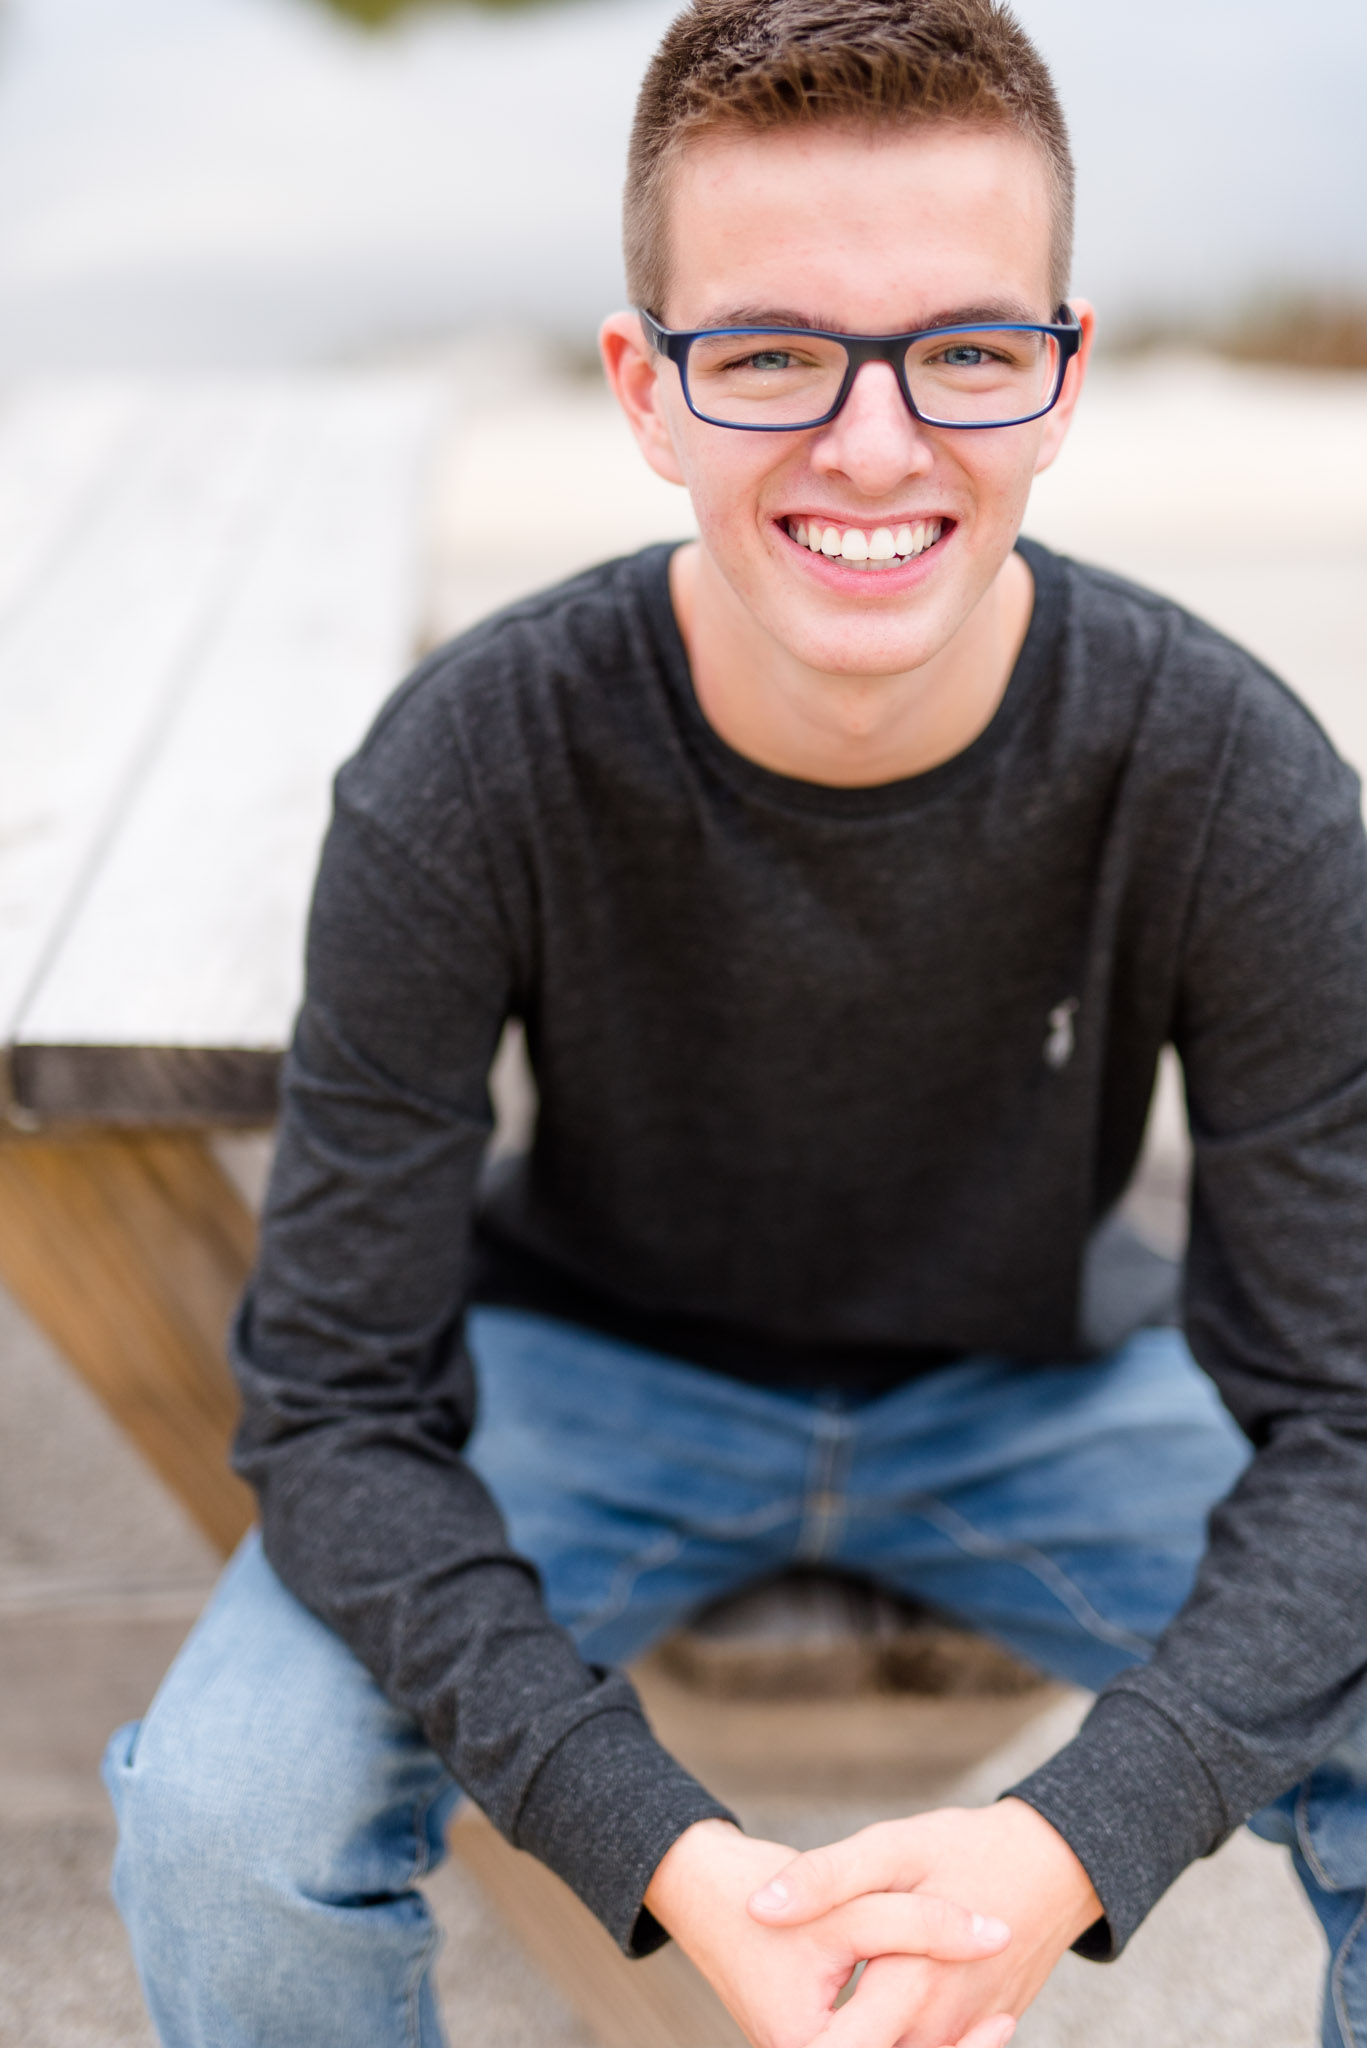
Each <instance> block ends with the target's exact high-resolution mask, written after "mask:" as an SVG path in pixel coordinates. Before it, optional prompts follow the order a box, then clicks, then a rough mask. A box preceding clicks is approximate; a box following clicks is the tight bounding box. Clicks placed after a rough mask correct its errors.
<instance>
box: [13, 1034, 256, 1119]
mask: <svg viewBox="0 0 1367 2048" xmlns="http://www.w3.org/2000/svg"><path fill="white" fill-rule="evenodd" d="M280 1060H281V1055H280V1054H279V1053H278V1052H242V1051H238V1050H235V1049H234V1048H232V1047H227V1048H222V1049H218V1048H214V1047H209V1046H198V1047H186V1046H168V1045H150V1046H142V1045H21V1046H16V1047H14V1049H13V1050H12V1052H11V1054H10V1061H9V1066H10V1092H11V1100H12V1103H13V1106H14V1107H15V1108H17V1109H18V1110H20V1111H21V1112H24V1113H26V1114H27V1115H28V1116H31V1117H35V1118H37V1119H38V1120H39V1122H41V1123H42V1124H44V1125H45V1126H50V1125H54V1124H62V1123H73V1122H74V1123H98V1124H107V1125H111V1126H125V1127H127V1126H133V1127H138V1128H141V1127H145V1126H148V1125H171V1126H173V1127H194V1126H196V1125H204V1126H206V1127H209V1126H217V1127H225V1126H226V1127H231V1126H237V1127H239V1128H241V1127H243V1126H246V1127H249V1128H260V1127H261V1126H263V1125H266V1124H270V1123H273V1122H274V1121H275V1115H276V1109H277V1105H278V1098H279V1085H280Z"/></svg>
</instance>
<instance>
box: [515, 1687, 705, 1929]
mask: <svg viewBox="0 0 1367 2048" xmlns="http://www.w3.org/2000/svg"><path fill="white" fill-rule="evenodd" d="M699 1820H729V1821H734V1820H735V1815H734V1814H733V1813H731V1812H730V1810H729V1809H728V1808H727V1807H725V1806H723V1805H721V1804H720V1802H719V1801H718V1800H716V1799H714V1798H713V1797H712V1795H711V1793H710V1792H707V1791H705V1790H704V1788H703V1787H702V1786H701V1785H700V1784H699V1783H698V1781H697V1779H696V1778H694V1777H692V1776H690V1774H689V1773H688V1772H687V1771H686V1770H685V1769H684V1768H683V1765H682V1764H679V1763H676V1762H675V1760H674V1758H673V1757H672V1756H670V1754H669V1752H668V1750H665V1749H662V1748H661V1747H660V1745H659V1743H658V1742H657V1741H656V1740H655V1737H654V1736H653V1735H652V1734H651V1732H650V1729H649V1727H648V1726H647V1724H646V1721H645V1719H644V1717H643V1716H642V1715H641V1714H639V1713H638V1712H636V1711H634V1710H633V1709H631V1708H628V1707H622V1708H614V1709H611V1710H609V1711H605V1712H603V1713H601V1714H594V1715H593V1716H592V1717H591V1718H590V1719H588V1720H586V1721H580V1722H579V1723H577V1724H576V1726H575V1727H573V1728H572V1729H571V1730H570V1731H569V1733H568V1734H567V1735H566V1736H565V1738H564V1740H563V1741H561V1742H559V1743H557V1745H556V1747H555V1748H554V1749H553V1750H552V1751H551V1753H550V1755H549V1756H548V1757H547V1758H546V1759H545V1761H544V1762H543V1763H542V1765H541V1766H540V1768H539V1770H538V1771H537V1773H536V1776H535V1777H534V1778H533V1780H532V1783H531V1786H530V1789H529V1790H528V1793H527V1796H526V1798H525V1799H524V1800H523V1802H522V1807H521V1810H520V1812H519V1814H518V1817H517V1824H516V1827H515V1828H514V1830H513V1834H512V1840H513V1841H514V1843H515V1844H516V1846H517V1847H518V1848H519V1849H526V1850H528V1851H529V1852H530V1853H531V1854H532V1855H533V1856H535V1857H537V1858H538V1859H539V1860H540V1861H541V1862H542V1863H545V1864H546V1865H547V1866H548V1867H549V1868H550V1869H551V1870H553V1871H554V1872H555V1874H556V1876H557V1877H559V1878H562V1879H563V1880H564V1882H565V1883H566V1884H567V1885H568V1886H569V1887H570V1889H571V1891H573V1892H575V1893H576V1894H577V1895H578V1897H579V1898H581V1899H582V1900H583V1902H584V1904H585V1905H586V1906H587V1907H588V1909H589V1911H590V1912H591V1913H593V1914H595V1915H596V1916H597V1918H598V1919H599V1920H601V1921H602V1923H603V1925H604V1926H605V1927H606V1928H607V1930H608V1932H609V1934H611V1935H612V1937H613V1939H614V1940H615V1941H616V1942H617V1944H618V1946H619V1947H620V1948H621V1949H623V1950H624V1952H625V1953H626V1954H627V1955H629V1956H648V1955H650V1954H651V1953H652V1952H653V1951H654V1950H655V1949H657V1948H660V1947H661V1946H662V1945H663V1943H664V1942H666V1941H667V1940H668V1939H669V1936H668V1934H667V1933H666V1931H665V1929H664V1928H663V1927H661V1925H660V1923H659V1921H658V1920H656V1919H655V1917H654V1915H653V1914H652V1913H650V1912H648V1911H647V1909H646V1907H645V1906H644V1905H643V1904H642V1900H643V1898H644V1896H645V1891H646V1887H647V1885H648V1884H649V1883H650V1880H651V1878H652V1877H653V1876H654V1874H655V1870H656V1867H657V1866H658V1864H659V1862H660V1860H661V1858H662V1857H663V1856H664V1854H665V1851H666V1850H667V1849H670V1848H672V1847H673V1845H674V1843H675V1842H677V1840H678V1839H679V1836H680V1835H681V1834H682V1833H683V1832H684V1830H685V1828H690V1827H692V1825H693V1823H694V1822H695V1821H699ZM737 1825H739V1823H737Z"/></svg>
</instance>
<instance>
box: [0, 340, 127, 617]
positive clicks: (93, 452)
mask: <svg viewBox="0 0 1367 2048" xmlns="http://www.w3.org/2000/svg"><path fill="white" fill-rule="evenodd" d="M137 411H138V400H137V397H136V394H135V393H134V391H133V390H132V388H131V387H130V386H129V385H128V384H127V383H120V382H110V381H108V380H85V379H82V380H81V381H80V382H73V381H72V380H71V379H69V378H60V379H46V380H43V381H41V382H36V383H33V384H25V385H22V386H20V387H19V388H18V389H17V390H15V391H14V392H13V394H12V395H11V396H10V397H9V399H8V401H7V403H6V404H5V406H4V408H3V410H2V411H0V618H3V617H4V615H5V613H6V612H8V611H9V610H11V609H12V607H13V606H14V605H15V604H16V603H17V602H18V601H19V600H20V599H22V598H23V596H24V595H25V593H26V592H27V591H28V590H29V589H31V588H32V586H33V584H34V582H35V581H36V580H37V578H38V577H39V576H40V575H42V574H43V572H44V570H45V569H46V568H48V567H49V566H50V565H51V563H52V562H53V560H54V558H55V557H56V556H57V555H58V553H59V552H60V550H61V549H62V547H63V546H64V545H65V544H68V543H69V542H70V540H71V538H72V536H73V534H74V533H75V532H76V531H77V530H78V528H79V525H80V522H81V520H82V519H83V518H85V517H89V516H92V515H94V514H96V513H97V511H98V495H99V492H100V491H101V489H103V488H107V487H108V485H109V484H110V483H111V482H112V480H113V473H114V469H115V458H116V456H117V455H118V453H119V451H120V449H121V447H122V446H123V445H124V444H125V443H126V442H127V440H128V438H129V436H130V435H131V434H132V433H133V431H134V427H135V419H136V414H137Z"/></svg>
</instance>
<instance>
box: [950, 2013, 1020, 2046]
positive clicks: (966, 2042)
mask: <svg viewBox="0 0 1367 2048" xmlns="http://www.w3.org/2000/svg"><path fill="white" fill-rule="evenodd" d="M1015 2031H1016V2022H1015V2021H1014V2020H1013V2019H1012V2017H1011V2015H1010V2013H1009V2012H999V2013H994V2015H993V2016H992V2018H991V2019H990V2020H984V2021H983V2022H982V2024H981V2025H980V2026H976V2027H974V2029H973V2031H972V2032H971V2033H969V2034H965V2035H964V2037H963V2039H962V2040H961V2041H960V2042H958V2043H957V2044H955V2043H952V2042H951V2043H949V2044H947V2048H1006V2044H1007V2042H1008V2041H1009V2040H1010V2039H1011V2036H1012V2035H1013V2034H1014V2033H1015Z"/></svg>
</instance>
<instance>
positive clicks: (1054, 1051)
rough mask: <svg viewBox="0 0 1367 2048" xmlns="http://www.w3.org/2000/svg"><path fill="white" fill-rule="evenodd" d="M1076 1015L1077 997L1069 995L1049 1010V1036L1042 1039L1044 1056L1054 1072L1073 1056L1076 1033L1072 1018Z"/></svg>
mask: <svg viewBox="0 0 1367 2048" xmlns="http://www.w3.org/2000/svg"><path fill="white" fill-rule="evenodd" d="M1076 1015H1077V997H1076V996H1069V998H1068V1000H1067V1002H1066V1003H1055V1005H1054V1007H1053V1009H1052V1010H1051V1011H1050V1012H1049V1036H1048V1037H1047V1038H1046V1039H1045V1041H1044V1058H1045V1062H1046V1064H1047V1065H1048V1066H1051V1067H1052V1068H1053V1070H1054V1072H1055V1073H1056V1074H1058V1073H1061V1072H1062V1071H1063V1069H1064V1068H1065V1067H1066V1066H1067V1064H1068V1062H1069V1060H1070V1059H1071V1058H1072V1057H1073V1047H1074V1046H1075V1045H1076V1044H1077V1034H1076V1032H1075V1031H1074V1030H1073V1019H1074V1017H1075V1016H1076Z"/></svg>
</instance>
